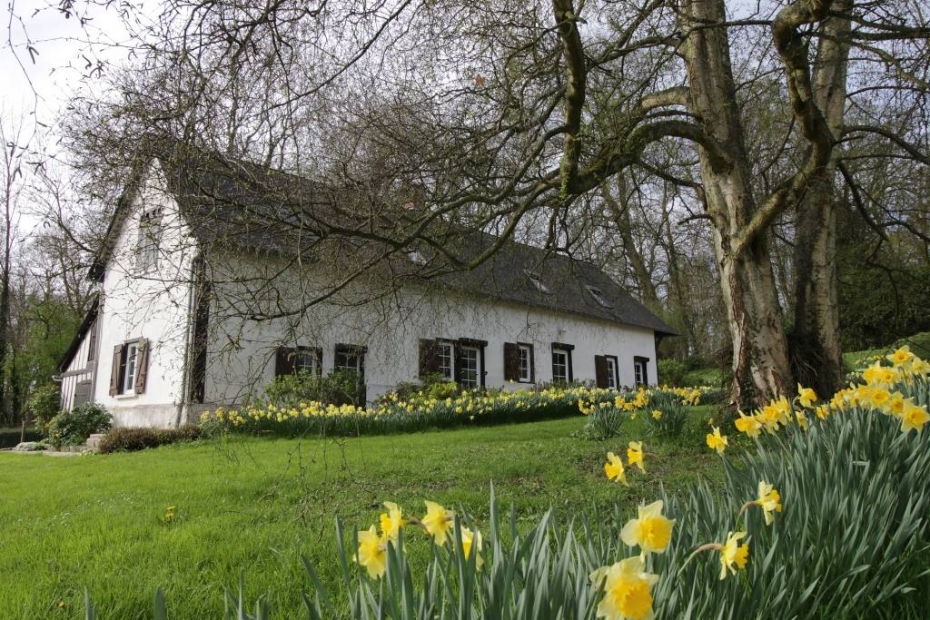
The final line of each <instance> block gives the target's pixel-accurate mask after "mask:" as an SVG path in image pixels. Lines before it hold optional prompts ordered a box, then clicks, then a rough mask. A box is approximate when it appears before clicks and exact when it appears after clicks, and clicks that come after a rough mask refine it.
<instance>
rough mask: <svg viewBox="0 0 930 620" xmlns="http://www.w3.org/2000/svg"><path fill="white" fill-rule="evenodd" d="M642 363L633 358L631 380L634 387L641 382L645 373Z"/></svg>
mask: <svg viewBox="0 0 930 620" xmlns="http://www.w3.org/2000/svg"><path fill="white" fill-rule="evenodd" d="M644 364H645V363H644V362H641V361H639V360H633V381H634V382H635V383H636V387H639V386H641V385H642V384H643V378H644V377H645V375H646V373H645V370H646V369H645V367H644Z"/></svg>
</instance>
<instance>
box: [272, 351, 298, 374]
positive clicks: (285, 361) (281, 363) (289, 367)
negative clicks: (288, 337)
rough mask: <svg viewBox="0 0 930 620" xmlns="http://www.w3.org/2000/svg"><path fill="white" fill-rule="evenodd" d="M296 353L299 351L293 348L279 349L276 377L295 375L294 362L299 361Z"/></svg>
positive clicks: (276, 359) (276, 361)
mask: <svg viewBox="0 0 930 620" xmlns="http://www.w3.org/2000/svg"><path fill="white" fill-rule="evenodd" d="M295 353H297V350H296V349H294V348H292V347H278V353H277V355H276V356H275V360H274V376H276V377H283V376H284V375H292V374H294V362H295V361H296V359H297V356H296V355H295Z"/></svg>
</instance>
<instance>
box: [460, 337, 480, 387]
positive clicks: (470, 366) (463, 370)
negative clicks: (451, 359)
mask: <svg viewBox="0 0 930 620" xmlns="http://www.w3.org/2000/svg"><path fill="white" fill-rule="evenodd" d="M478 353H479V351H478V347H460V348H459V383H461V384H462V387H465V388H475V387H478V385H479V384H478V379H479V377H478V373H479V371H480V370H481V364H480V360H479V357H478Z"/></svg>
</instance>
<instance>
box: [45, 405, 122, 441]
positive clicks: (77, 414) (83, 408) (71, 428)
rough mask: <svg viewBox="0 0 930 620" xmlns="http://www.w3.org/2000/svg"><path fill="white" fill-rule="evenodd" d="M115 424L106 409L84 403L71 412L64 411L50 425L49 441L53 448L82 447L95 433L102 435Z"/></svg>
mask: <svg viewBox="0 0 930 620" xmlns="http://www.w3.org/2000/svg"><path fill="white" fill-rule="evenodd" d="M112 424H113V417H112V416H111V415H110V412H109V411H107V410H106V407H104V406H103V405H100V404H97V403H84V404H83V405H78V406H77V407H75V408H74V409H73V410H71V411H62V412H60V413H59V414H58V415H56V416H55V417H54V418H52V419H51V421H50V422H49V423H48V441H49V443H50V444H52V445H53V446H80V445H82V444H83V443H85V442H86V441H87V438H88V437H90V436H91V435H92V434H93V433H102V432H103V431H105V430H107V429H109V428H110V426H112Z"/></svg>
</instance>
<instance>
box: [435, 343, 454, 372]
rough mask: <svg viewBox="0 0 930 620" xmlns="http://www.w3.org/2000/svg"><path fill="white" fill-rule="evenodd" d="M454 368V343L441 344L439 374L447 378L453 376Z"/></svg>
mask: <svg viewBox="0 0 930 620" xmlns="http://www.w3.org/2000/svg"><path fill="white" fill-rule="evenodd" d="M452 372H453V368H452V345H451V344H448V343H440V344H439V374H441V375H442V376H444V377H445V378H446V379H450V380H451V379H452V378H453V376H454V375H453V374H452Z"/></svg>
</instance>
